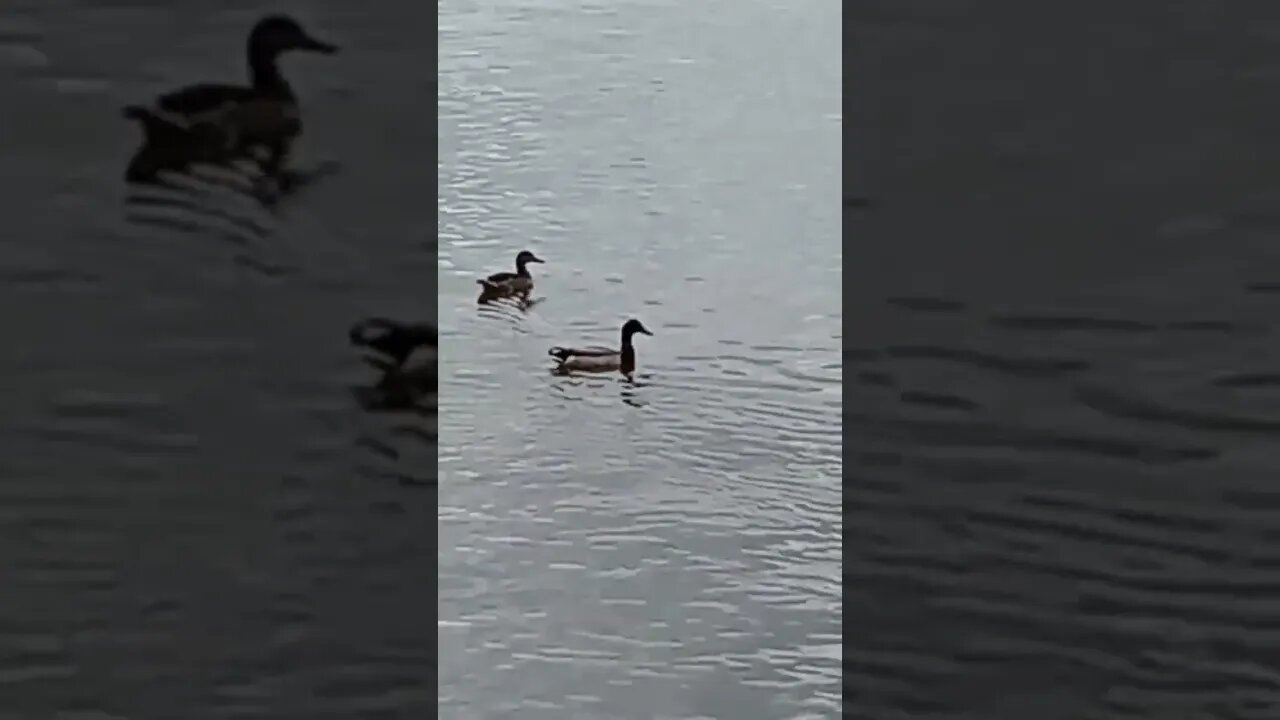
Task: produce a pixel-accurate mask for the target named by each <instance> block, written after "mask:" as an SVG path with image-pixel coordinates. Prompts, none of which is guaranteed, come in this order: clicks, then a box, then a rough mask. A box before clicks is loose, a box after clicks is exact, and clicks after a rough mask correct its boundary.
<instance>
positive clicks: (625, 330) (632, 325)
mask: <svg viewBox="0 0 1280 720" xmlns="http://www.w3.org/2000/svg"><path fill="white" fill-rule="evenodd" d="M636 333H640V334H641V335H648V336H649V337H653V333H651V332H649V328H647V327H645V326H644V325H643V324H642V323H641V322H640V321H639V320H637V319H635V318H631V319H630V320H628V321H626V322H625V323H623V325H622V341H623V342H628V341H630V340H631V336H632V335H635V334H636Z"/></svg>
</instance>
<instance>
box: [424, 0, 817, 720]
mask: <svg viewBox="0 0 1280 720" xmlns="http://www.w3.org/2000/svg"><path fill="white" fill-rule="evenodd" d="M439 12H440V43H441V47H440V91H439V92H440V100H439V107H440V185H441V187H440V201H439V202H440V207H439V210H440V248H439V264H440V265H439V267H440V271H439V282H440V323H441V335H442V340H441V343H442V345H441V360H440V368H441V373H442V375H441V392H440V488H439V498H440V518H439V533H440V535H439V540H440V604H439V609H440V641H439V642H440V652H441V665H440V711H441V714H442V716H444V715H447V716H449V717H520V718H565V717H580V718H621V717H626V718H694V717H734V718H783V717H786V718H816V717H835V716H837V715H838V713H839V693H840V687H839V666H840V647H839V642H840V638H839V634H840V632H839V628H840V610H839V601H840V584H839V583H840V527H841V519H840V513H839V504H840V485H839V483H840V449H841V441H840V389H841V368H840V363H841V358H840V343H841V340H840V333H841V330H840V293H841V290H840V262H841V241H840V234H839V231H840V215H839V209H838V208H839V207H840V197H839V196H840V178H839V173H840V166H839V162H838V153H839V151H840V127H841V108H840V85H839V81H840V68H839V60H838V58H839V55H840V31H839V19H840V6H839V4H838V3H831V2H818V1H809V0H806V1H803V2H781V1H780V0H760V1H757V0H752V1H751V2H730V1H729V0H715V1H713V2H703V3H679V2H671V1H668V0H658V1H656V2H620V3H580V2H571V3H563V2H538V3H520V2H506V1H504V2H498V3H475V2H467V1H466V0H446V1H444V2H442V3H441V4H440V5H439ZM522 249H529V250H532V251H534V252H535V253H537V254H538V255H539V256H540V257H542V258H543V259H545V260H546V264H545V265H534V266H532V271H533V273H534V275H535V277H536V289H535V291H534V293H533V297H534V298H535V300H537V302H535V303H534V304H533V305H532V306H531V307H529V308H527V309H525V310H521V309H519V308H514V307H497V306H490V307H485V308H479V307H478V306H477V304H476V296H477V293H476V291H477V286H476V284H475V279H476V278H477V277H480V276H483V275H487V274H488V273H491V272H494V271H498V270H507V269H509V268H510V267H511V265H512V263H513V260H514V257H515V255H516V253H517V252H518V251H519V250H522ZM628 317H637V318H639V319H641V320H642V321H643V322H644V323H645V325H647V326H648V327H649V328H650V329H651V330H652V331H653V332H654V337H644V336H639V337H638V338H637V340H636V343H637V347H638V356H639V368H640V369H639V373H638V376H637V382H636V383H635V384H634V385H632V384H627V383H625V382H623V381H622V380H621V378H617V377H613V376H605V377H597V378H593V379H589V380H578V379H563V378H557V377H553V376H552V375H551V374H550V372H549V370H550V368H551V365H552V362H551V358H550V357H548V355H547V349H548V348H549V347H550V346H552V345H562V344H583V343H585V344H616V343H617V342H618V340H617V337H618V328H619V327H620V325H621V323H622V322H623V321H624V320H625V319H626V318H628Z"/></svg>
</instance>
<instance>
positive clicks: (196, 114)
mask: <svg viewBox="0 0 1280 720" xmlns="http://www.w3.org/2000/svg"><path fill="white" fill-rule="evenodd" d="M290 50H304V51H309V52H317V53H323V54H326V55H329V54H333V53H336V52H337V51H338V48H337V46H335V45H331V44H329V43H326V42H321V41H320V40H316V39H315V38H313V37H311V36H310V35H308V34H307V32H306V31H305V30H303V29H302V26H301V25H300V24H299V23H298V21H296V20H294V19H293V18H291V17H288V16H286V15H271V16H268V17H265V18H263V19H262V20H259V21H258V23H257V24H256V25H254V27H253V30H252V31H251V32H250V33H249V42H248V55H249V80H250V84H249V85H247V86H243V85H225V84H218V83H200V84H197V85H189V86H187V87H184V88H180V89H178V90H174V91H172V92H169V93H165V94H164V95H161V96H159V97H158V98H157V99H156V107H157V108H158V109H159V111H160V112H161V113H163V114H164V115H167V116H169V118H171V120H172V121H173V122H175V123H177V124H185V125H186V126H188V127H194V126H196V125H199V124H202V123H210V124H213V125H216V126H217V127H219V128H221V129H222V131H223V132H224V133H226V136H227V142H228V143H229V144H231V145H233V146H235V148H236V150H237V151H239V152H245V151H248V150H249V149H251V148H252V147H254V146H255V145H265V146H266V147H267V149H268V152H269V157H268V159H267V163H266V165H265V166H264V170H266V171H267V172H270V173H272V174H274V173H276V172H277V171H278V170H280V168H281V167H282V165H283V163H284V161H285V159H286V156H287V155H288V151H289V148H290V145H291V144H292V141H293V140H294V139H295V138H296V137H298V136H299V135H300V134H301V133H302V116H301V113H300V111H299V108H298V101H297V98H296V97H295V96H294V94H293V88H291V87H290V86H289V83H288V82H287V81H286V80H285V79H284V76H283V75H281V74H280V68H279V67H278V66H277V63H276V61H277V59H278V58H279V56H280V55H281V54H283V53H285V52H287V51H290Z"/></svg>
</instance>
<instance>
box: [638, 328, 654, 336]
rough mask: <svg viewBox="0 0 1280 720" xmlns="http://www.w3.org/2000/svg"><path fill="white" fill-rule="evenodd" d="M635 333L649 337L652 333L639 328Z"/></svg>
mask: <svg viewBox="0 0 1280 720" xmlns="http://www.w3.org/2000/svg"><path fill="white" fill-rule="evenodd" d="M636 332H638V333H643V334H645V335H648V336H649V337H653V333H651V332H649V330H648V328H640V329H639V330H637V331H636Z"/></svg>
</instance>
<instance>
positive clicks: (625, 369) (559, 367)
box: [548, 318, 653, 376]
mask: <svg viewBox="0 0 1280 720" xmlns="http://www.w3.org/2000/svg"><path fill="white" fill-rule="evenodd" d="M636 333H642V334H644V335H649V336H652V335H653V333H651V332H649V330H648V329H647V328H645V326H644V325H642V324H641V323H640V321H639V320H636V319H634V318H633V319H631V320H628V321H627V322H626V323H624V324H623V325H622V346H621V347H620V348H618V349H616V350H615V349H613V348H606V347H600V346H589V347H582V348H566V347H558V346H557V347H553V348H551V350H550V351H548V353H549V354H550V355H551V356H552V357H554V358H555V359H556V367H555V371H556V372H558V373H561V374H569V373H574V372H592V373H599V372H620V373H622V374H623V375H628V376H629V375H631V374H632V373H633V372H635V369H636V349H635V346H634V345H632V342H631V338H632V336H633V335H635V334H636Z"/></svg>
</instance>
